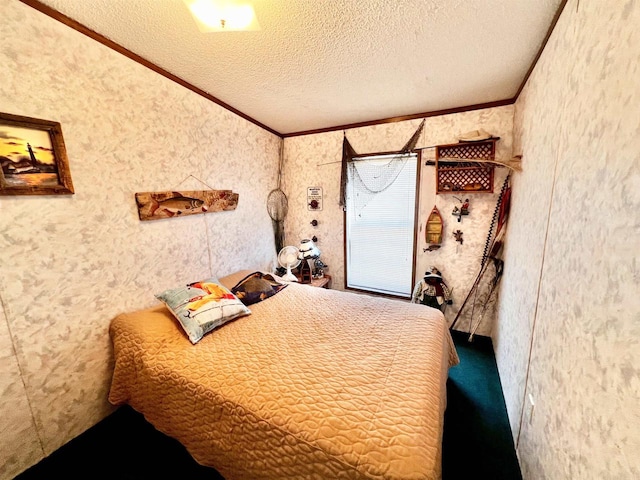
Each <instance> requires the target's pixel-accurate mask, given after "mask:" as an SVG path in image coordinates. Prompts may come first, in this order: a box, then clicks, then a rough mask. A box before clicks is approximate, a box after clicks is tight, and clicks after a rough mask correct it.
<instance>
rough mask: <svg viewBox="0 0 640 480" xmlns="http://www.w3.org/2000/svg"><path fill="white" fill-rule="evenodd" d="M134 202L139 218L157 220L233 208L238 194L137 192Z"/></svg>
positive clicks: (222, 191)
mask: <svg viewBox="0 0 640 480" xmlns="http://www.w3.org/2000/svg"><path fill="white" fill-rule="evenodd" d="M136 204H137V206H138V216H139V217H140V220H159V219H162V218H172V217H176V216H187V215H194V214H199V213H200V214H201V213H208V212H221V211H225V210H235V209H236V207H237V206H238V194H237V193H233V192H232V191H231V190H202V191H188V192H176V191H173V192H139V193H136Z"/></svg>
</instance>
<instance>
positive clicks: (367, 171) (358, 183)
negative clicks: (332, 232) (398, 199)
mask: <svg viewBox="0 0 640 480" xmlns="http://www.w3.org/2000/svg"><path fill="white" fill-rule="evenodd" d="M423 129H424V120H423V121H422V122H421V123H420V125H419V126H418V128H417V130H416V131H415V132H414V133H413V135H412V136H411V138H410V139H409V141H408V142H407V143H406V144H405V145H404V147H402V149H401V150H400V151H399V152H397V153H395V154H394V156H393V157H391V158H389V156H385V157H384V160H381V161H378V162H376V161H369V162H358V160H359V158H358V154H357V153H356V151H355V150H354V149H353V147H352V146H351V144H350V143H349V141H348V140H347V137H346V136H345V137H344V141H343V144H342V178H341V185H340V205H342V207H343V208H346V202H347V195H346V184H347V178H348V179H349V181H350V182H352V185H353V187H354V192H355V194H354V195H352V196H351V197H350V198H349V200H350V201H353V202H356V204H355V205H354V207H355V208H356V210H358V209H361V208H364V207H365V206H366V205H367V204H368V203H369V202H370V201H371V199H372V198H373V197H374V196H375V195H376V194H378V193H380V192H384V191H385V190H386V189H387V188H389V187H390V186H391V185H393V182H395V180H396V179H397V178H398V175H400V172H402V169H403V168H404V166H405V165H406V164H407V161H408V160H409V158H411V154H410V153H411V152H412V151H413V150H414V149H415V148H416V145H417V143H418V139H419V138H420V135H422V130H423Z"/></svg>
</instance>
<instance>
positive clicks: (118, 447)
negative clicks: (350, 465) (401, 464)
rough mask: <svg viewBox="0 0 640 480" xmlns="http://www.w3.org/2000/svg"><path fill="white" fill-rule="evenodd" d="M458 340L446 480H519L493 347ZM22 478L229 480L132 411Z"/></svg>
mask: <svg viewBox="0 0 640 480" xmlns="http://www.w3.org/2000/svg"><path fill="white" fill-rule="evenodd" d="M454 341H455V343H456V346H457V349H458V354H459V355H460V360H461V363H460V365H458V366H456V367H454V368H452V369H451V371H450V375H449V381H448V383H447V395H448V401H447V402H448V403H447V411H446V413H445V424H444V441H443V465H442V469H443V480H455V479H474V480H520V479H521V478H522V477H521V475H520V469H519V467H518V462H517V460H516V457H515V452H514V448H513V441H512V440H511V431H510V430H509V422H508V421H507V413H506V409H505V405H504V399H503V396H502V390H501V387H500V380H499V378H498V372H497V369H496V364H495V359H494V357H493V350H492V347H491V340H490V339H488V338H483V337H476V341H475V342H474V343H472V344H469V343H468V342H467V341H466V335H461V334H458V333H457V332H454ZM17 478H18V479H20V480H35V479H38V480H40V479H42V480H44V479H47V480H48V479H58V478H65V479H105V480H106V479H123V480H143V479H187V480H189V479H194V480H200V479H210V480H223V479H222V477H221V476H220V474H218V472H216V471H215V470H214V469H211V468H206V467H203V466H201V465H198V464H197V463H196V462H195V461H194V460H193V459H192V458H191V456H190V455H189V454H188V453H187V451H186V450H185V449H184V447H183V446H182V445H180V443H178V442H177V441H176V440H174V439H172V438H169V437H167V436H165V435H163V434H161V433H160V432H158V431H157V430H155V429H154V428H153V427H152V426H151V425H150V424H149V423H147V422H146V421H145V420H144V418H143V417H142V415H140V414H139V413H137V412H135V411H134V410H132V409H131V408H130V407H126V406H125V407H121V408H119V409H118V410H117V411H116V412H114V413H113V414H112V415H110V416H109V417H107V418H106V419H104V420H103V421H102V422H100V423H98V424H97V425H95V426H94V427H92V428H90V429H89V430H87V431H86V432H85V433H83V434H82V435H80V436H79V437H77V438H75V439H74V440H72V441H71V442H69V443H68V444H66V445H64V446H63V447H61V448H60V449H58V450H57V451H56V452H54V453H53V454H52V455H50V456H49V457H47V458H45V459H44V460H42V461H41V462H40V463H38V464H37V465H35V466H33V467H31V468H30V469H29V470H27V471H26V472H24V473H23V474H22V475H20V476H18V477H17ZM327 480H331V479H327Z"/></svg>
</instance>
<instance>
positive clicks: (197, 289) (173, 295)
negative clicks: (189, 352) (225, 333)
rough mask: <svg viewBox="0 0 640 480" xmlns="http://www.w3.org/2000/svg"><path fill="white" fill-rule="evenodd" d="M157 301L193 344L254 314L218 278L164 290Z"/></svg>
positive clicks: (157, 296)
mask: <svg viewBox="0 0 640 480" xmlns="http://www.w3.org/2000/svg"><path fill="white" fill-rule="evenodd" d="M156 298H157V299H158V300H160V301H161V302H164V304H165V305H166V306H167V308H168V309H169V310H170V311H171V313H172V314H173V315H174V317H176V319H177V320H178V322H180V325H182V328H183V329H184V331H185V333H186V334H187V336H188V337H189V340H191V343H193V344H196V343H197V342H198V341H200V339H201V338H202V337H204V336H205V335H206V334H207V333H208V332H210V331H211V330H213V329H214V328H217V327H219V326H221V325H224V324H225V323H227V322H228V321H230V320H233V319H234V318H238V317H241V316H243V315H249V314H250V313H251V311H250V310H249V309H248V308H247V307H246V306H244V304H243V303H242V302H241V301H240V300H238V298H237V297H236V296H235V295H234V294H233V293H231V292H230V291H229V289H228V288H226V287H224V286H223V285H221V284H220V282H218V280H217V279H216V278H209V279H207V280H202V281H200V282H194V283H190V284H189V285H186V286H184V287H179V288H174V289H170V290H165V291H164V292H162V293H160V294H158V295H156Z"/></svg>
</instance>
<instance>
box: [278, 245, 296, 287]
mask: <svg viewBox="0 0 640 480" xmlns="http://www.w3.org/2000/svg"><path fill="white" fill-rule="evenodd" d="M298 253H299V250H298V247H294V246H293V245H288V246H286V247H284V248H283V249H282V250H280V253H278V263H279V264H280V265H281V266H282V267H284V268H286V269H287V273H285V274H284V275H283V276H282V279H283V280H286V281H287V282H297V281H298V279H297V278H296V276H295V275H294V274H293V273H291V269H292V268H296V267H297V266H298V265H300V261H301V260H300V259H299V258H298Z"/></svg>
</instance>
